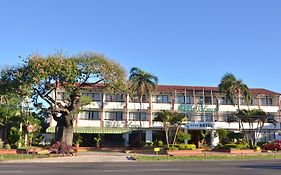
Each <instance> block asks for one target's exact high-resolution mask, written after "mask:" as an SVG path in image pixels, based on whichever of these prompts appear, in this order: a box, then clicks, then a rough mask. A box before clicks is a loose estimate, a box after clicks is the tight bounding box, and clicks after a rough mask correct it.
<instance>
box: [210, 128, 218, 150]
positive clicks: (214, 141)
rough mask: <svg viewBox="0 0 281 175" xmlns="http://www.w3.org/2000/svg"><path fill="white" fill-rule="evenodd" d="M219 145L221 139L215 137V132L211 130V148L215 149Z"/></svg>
mask: <svg viewBox="0 0 281 175" xmlns="http://www.w3.org/2000/svg"><path fill="white" fill-rule="evenodd" d="M218 143H219V137H215V130H214V129H212V130H211V148H212V149H213V148H214V147H215V146H217V145H218Z"/></svg>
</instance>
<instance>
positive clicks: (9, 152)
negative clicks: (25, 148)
mask: <svg viewBox="0 0 281 175" xmlns="http://www.w3.org/2000/svg"><path fill="white" fill-rule="evenodd" d="M0 154H17V150H16V149H0Z"/></svg>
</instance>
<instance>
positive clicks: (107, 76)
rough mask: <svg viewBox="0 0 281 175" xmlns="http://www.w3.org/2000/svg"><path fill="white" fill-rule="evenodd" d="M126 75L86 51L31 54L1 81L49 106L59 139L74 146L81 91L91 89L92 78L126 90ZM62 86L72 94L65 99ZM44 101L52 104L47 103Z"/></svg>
mask: <svg viewBox="0 0 281 175" xmlns="http://www.w3.org/2000/svg"><path fill="white" fill-rule="evenodd" d="M125 77H126V75H125V71H124V69H123V68H122V67H121V66H120V65H119V64H117V63H115V62H113V61H112V60H109V59H107V58H105V57H104V56H102V55H98V54H94V53H85V54H80V55H77V56H65V55H62V54H54V55H49V56H41V55H31V56H30V57H29V58H28V59H27V60H26V61H25V62H24V64H22V65H21V66H18V67H14V68H9V69H5V71H2V73H1V79H0V81H1V82H2V83H3V84H2V87H9V88H7V90H6V91H5V92H6V93H8V92H11V91H14V92H17V91H19V92H22V95H26V96H30V97H32V102H33V104H34V106H36V107H37V108H38V109H43V108H44V109H46V111H48V112H49V113H50V114H51V115H52V116H53V118H54V120H56V121H57V129H56V131H57V132H56V140H57V141H60V142H62V143H64V144H67V145H71V144H72V138H73V121H74V119H75V114H76V113H77V110H78V109H79V108H80V107H81V106H82V105H83V104H82V102H81V101H83V100H81V98H80V97H81V90H82V89H84V88H87V86H88V85H89V84H88V83H89V82H90V81H91V82H92V83H91V84H90V85H95V84H97V83H103V84H104V88H105V89H106V90H107V91H112V92H117V91H120V90H124V89H125V87H126V86H125ZM58 89H62V90H64V91H65V93H66V94H68V97H67V98H66V99H64V101H63V102H62V101H58V100H57V90H58ZM52 95H53V98H52ZM42 100H43V101H44V102H45V103H47V104H48V106H44V105H43V103H41V101H42Z"/></svg>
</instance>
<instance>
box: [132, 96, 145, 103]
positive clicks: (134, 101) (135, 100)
mask: <svg viewBox="0 0 281 175" xmlns="http://www.w3.org/2000/svg"><path fill="white" fill-rule="evenodd" d="M130 102H133V103H139V97H138V96H137V95H135V96H134V97H132V98H130ZM142 102H143V103H147V98H146V95H143V96H142Z"/></svg>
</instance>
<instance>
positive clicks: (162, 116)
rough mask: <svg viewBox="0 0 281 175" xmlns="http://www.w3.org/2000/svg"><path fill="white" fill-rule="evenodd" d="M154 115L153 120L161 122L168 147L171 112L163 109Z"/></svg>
mask: <svg viewBox="0 0 281 175" xmlns="http://www.w3.org/2000/svg"><path fill="white" fill-rule="evenodd" d="M155 116H156V117H155V118H154V121H156V122H161V123H162V124H163V127H164V131H165V136H166V143H167V147H168V148H170V144H169V130H170V127H171V125H172V124H171V121H172V118H173V113H172V112H170V111H166V110H163V111H162V112H156V113H155Z"/></svg>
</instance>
